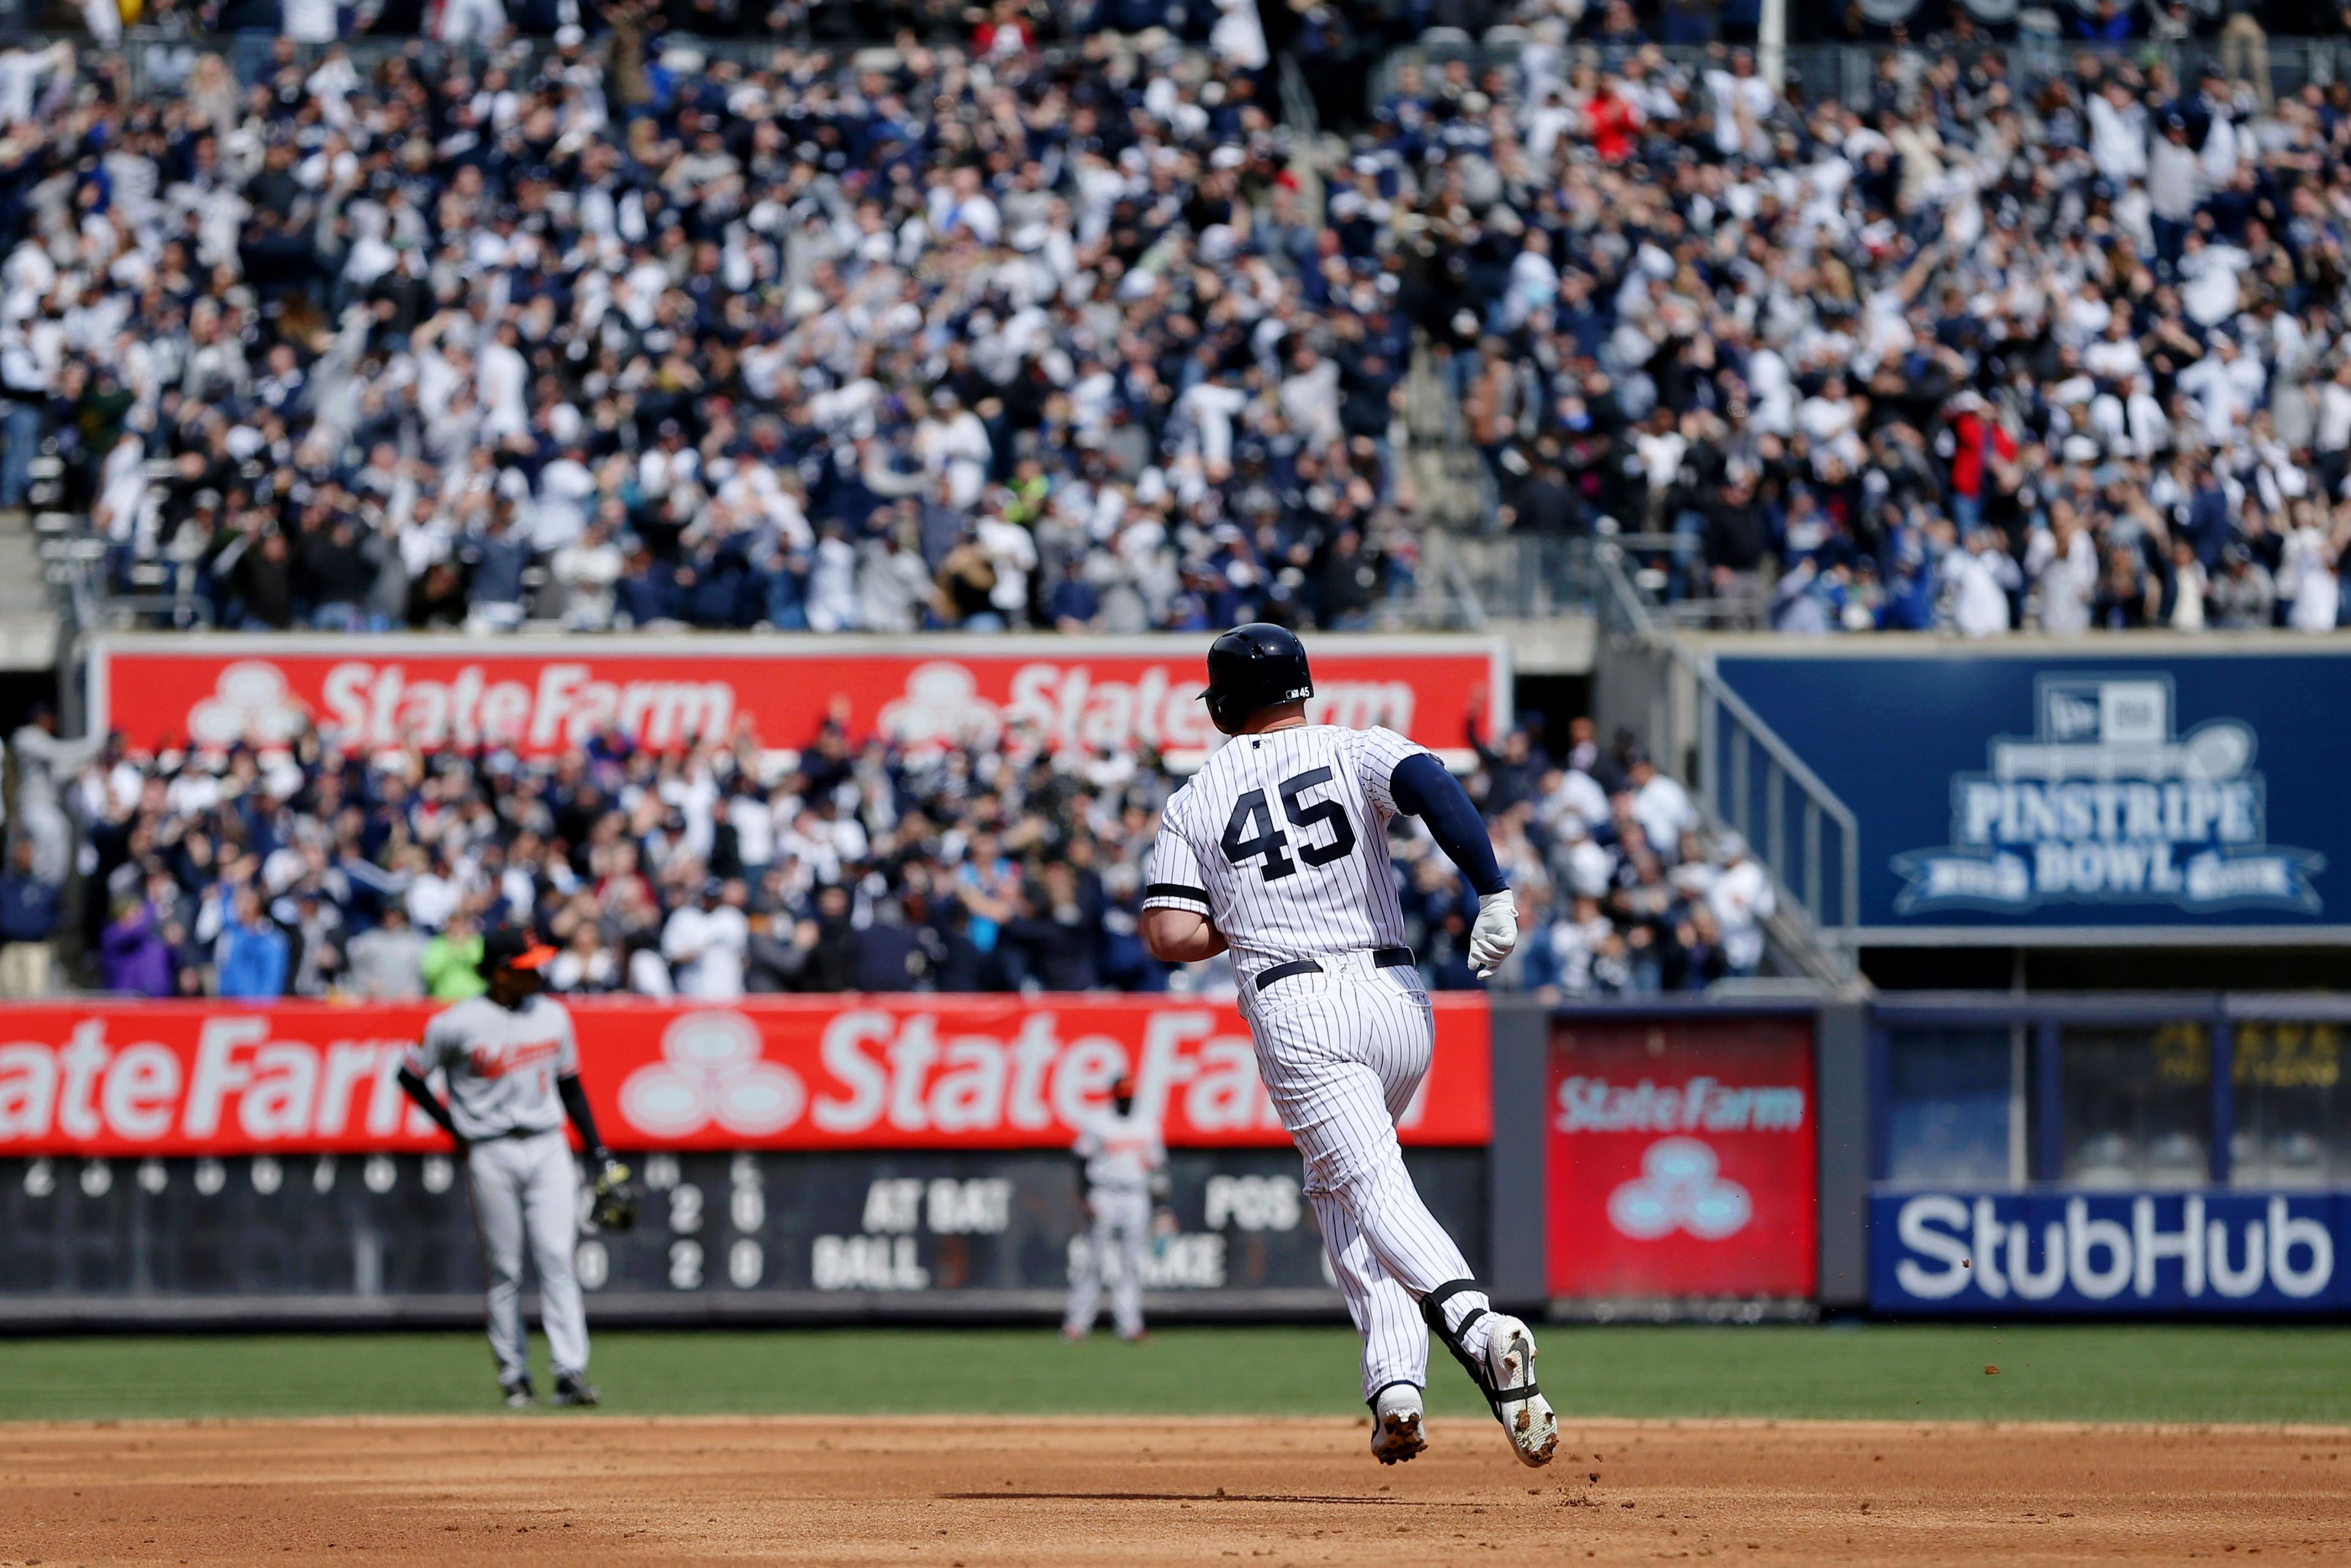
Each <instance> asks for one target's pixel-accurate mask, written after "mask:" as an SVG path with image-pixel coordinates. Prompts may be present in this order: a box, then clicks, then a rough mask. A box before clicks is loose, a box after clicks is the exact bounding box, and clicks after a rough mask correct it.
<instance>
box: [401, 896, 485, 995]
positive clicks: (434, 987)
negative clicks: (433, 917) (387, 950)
mask: <svg viewBox="0 0 2351 1568" xmlns="http://www.w3.org/2000/svg"><path fill="white" fill-rule="evenodd" d="M481 962H482V936H481V932H480V931H479V930H478V929H477V927H476V925H475V922H474V921H473V920H472V919H471V918H469V917H467V916H465V915H456V916H455V917H453V918H452V919H451V920H450V921H449V924H448V925H447V927H446V928H445V929H444V930H442V931H439V932H437V933H435V934H434V936H433V937H432V938H431V939H430V940H428V941H427V942H426V943H425V944H424V951H423V955H422V956H420V957H419V958H418V959H417V974H418V977H419V978H421V979H422V980H423V982H424V994H425V995H426V996H428V997H430V998H433V999H434V1001H436V1002H462V1001H464V1000H465V998H468V997H478V996H480V995H481V994H482V993H483V992H484V991H486V990H487V989H488V988H489V982H488V981H486V980H485V979H484V978H483V977H482V971H481V967H480V966H481Z"/></svg>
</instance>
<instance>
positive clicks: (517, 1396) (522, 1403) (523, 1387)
mask: <svg viewBox="0 0 2351 1568" xmlns="http://www.w3.org/2000/svg"><path fill="white" fill-rule="evenodd" d="M498 1392H499V1393H501V1394H503V1395H505V1396H506V1400H507V1409H509V1410H528V1409H529V1408H530V1407H531V1406H534V1405H536V1404H538V1395H536V1394H533V1393H532V1392H531V1391H530V1379H529V1378H528V1377H525V1378H521V1379H519V1380H517V1381H516V1382H513V1383H501V1384H499V1385H498Z"/></svg>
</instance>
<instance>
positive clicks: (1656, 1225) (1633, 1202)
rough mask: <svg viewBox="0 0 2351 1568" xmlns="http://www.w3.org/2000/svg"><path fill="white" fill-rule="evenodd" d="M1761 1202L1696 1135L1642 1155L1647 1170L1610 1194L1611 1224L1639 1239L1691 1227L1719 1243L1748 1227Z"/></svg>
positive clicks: (1701, 1237) (1705, 1238) (1651, 1147)
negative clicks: (1723, 1168)
mask: <svg viewBox="0 0 2351 1568" xmlns="http://www.w3.org/2000/svg"><path fill="white" fill-rule="evenodd" d="M1754 1213H1755V1204H1754V1201H1753V1200H1752V1199H1750V1197H1748V1196H1747V1189H1746V1188H1745V1187H1743V1186H1740V1185H1739V1184H1738V1183H1737V1182H1735V1181H1732V1180H1730V1179H1729V1178H1728V1177H1726V1176H1723V1175H1722V1171H1721V1166H1720V1164H1719V1162H1718V1161H1717V1160H1716V1159H1715V1157H1714V1151H1713V1150H1712V1149H1710V1148H1708V1147H1707V1146H1706V1145H1704V1144H1701V1143H1699V1142H1698V1140H1697V1139H1696V1138H1660V1139H1658V1140H1657V1141H1656V1143H1654V1144H1651V1145H1649V1148H1648V1152H1647V1153H1646V1154H1644V1155H1642V1156H1641V1174H1640V1176H1637V1177H1635V1179H1634V1180H1632V1181H1628V1182H1626V1183H1625V1185H1624V1186H1620V1187H1618V1188H1617V1189H1616V1190H1615V1191H1614V1192H1612V1193H1610V1194H1609V1195H1608V1222H1609V1223H1610V1224H1611V1225H1614V1227H1615V1228H1617V1229H1618V1230H1619V1231H1620V1232H1622V1233H1623V1234H1625V1235H1626V1236H1629V1237H1631V1238H1632V1239H1634V1240H1635V1241H1655V1240H1657V1239H1660V1238H1662V1237H1667V1236H1670V1235H1672V1234H1673V1233H1674V1232H1675V1231H1677V1230H1686V1231H1687V1232H1689V1234H1691V1235H1692V1236H1695V1237H1697V1238H1698V1239H1699V1240H1701V1241H1719V1240H1721V1239H1724V1238H1725V1237H1728V1236H1736V1235H1737V1234H1738V1233H1739V1232H1740V1231H1741V1230H1743V1229H1745V1228H1746V1227H1747V1221H1748V1220H1749V1219H1750V1218H1752V1217H1753V1215H1754Z"/></svg>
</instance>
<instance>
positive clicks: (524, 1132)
mask: <svg viewBox="0 0 2351 1568" xmlns="http://www.w3.org/2000/svg"><path fill="white" fill-rule="evenodd" d="M554 1131H555V1129H554V1128H553V1127H508V1128H507V1129H506V1130H505V1131H504V1132H501V1133H484V1134H482V1135H481V1136H480V1137H478V1138H468V1139H466V1140H465V1141H466V1142H467V1143H469V1144H495V1143H496V1142H498V1141H499V1140H500V1139H502V1138H538V1137H544V1136H546V1135H547V1134H549V1133H552V1132H554Z"/></svg>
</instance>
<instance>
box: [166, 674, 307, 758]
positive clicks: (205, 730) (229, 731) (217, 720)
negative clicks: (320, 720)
mask: <svg viewBox="0 0 2351 1568" xmlns="http://www.w3.org/2000/svg"><path fill="white" fill-rule="evenodd" d="M308 722H309V715H308V713H307V712H306V711H305V710H304V708H303V706H302V705H301V704H300V703H298V702H297V701H295V700H294V699H293V698H292V697H291V696H289V695H287V690H286V672H284V671H283V670H280V669H279V668H278V667H277V665H275V664H266V663H265V662H263V661H262V660H259V659H240V660H238V661H237V662H236V663H235V664H229V665H226V666H225V667H224V668H223V669H222V670H221V673H220V675H219V677H218V678H217V679H216V680H214V683H213V695H210V696H208V697H206V698H204V700H203V701H202V702H199V703H198V704H196V706H193V707H192V708H190V709H189V710H188V738H189V739H190V740H191V741H193V743H195V744H196V745H198V746H213V747H230V746H235V744H236V743H237V742H239V741H253V742H256V743H257V744H259V745H263V746H277V745H283V744H284V743H285V742H287V741H289V740H291V739H293V738H294V737H296V736H298V735H299V734H301V733H302V727H303V726H304V725H305V724H307V723H308Z"/></svg>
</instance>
